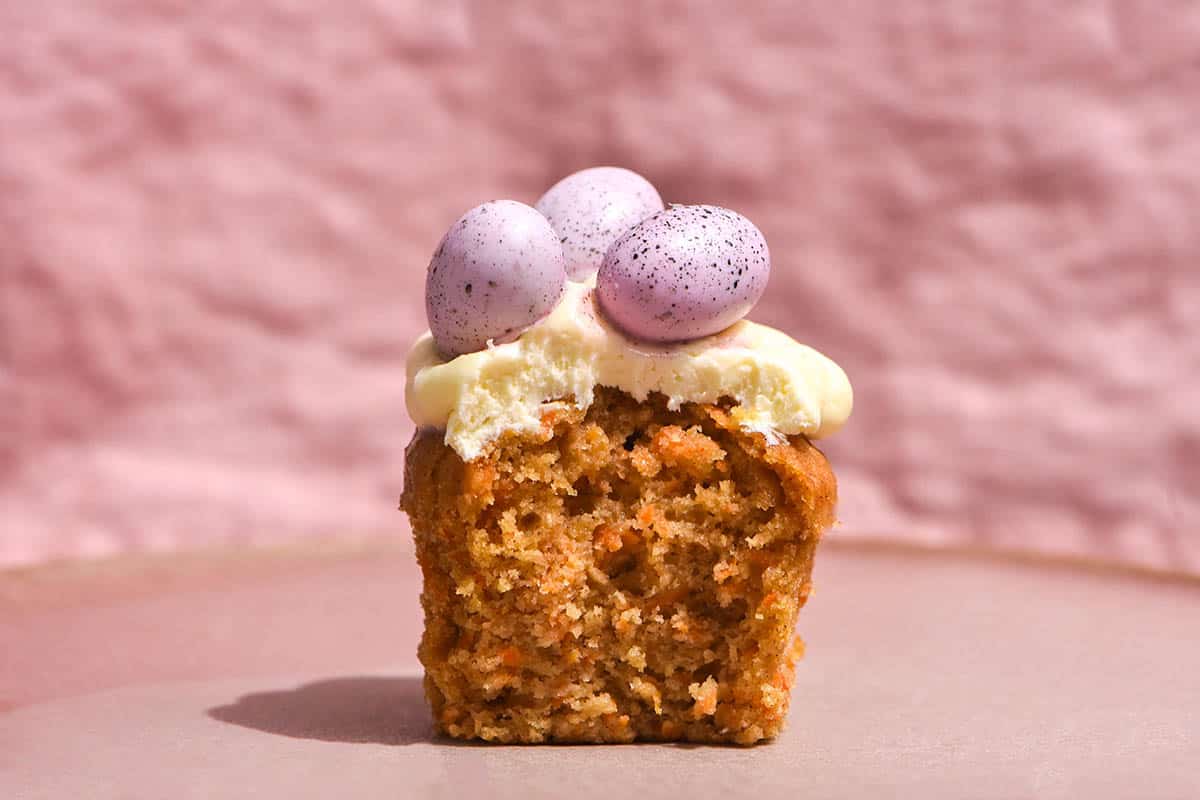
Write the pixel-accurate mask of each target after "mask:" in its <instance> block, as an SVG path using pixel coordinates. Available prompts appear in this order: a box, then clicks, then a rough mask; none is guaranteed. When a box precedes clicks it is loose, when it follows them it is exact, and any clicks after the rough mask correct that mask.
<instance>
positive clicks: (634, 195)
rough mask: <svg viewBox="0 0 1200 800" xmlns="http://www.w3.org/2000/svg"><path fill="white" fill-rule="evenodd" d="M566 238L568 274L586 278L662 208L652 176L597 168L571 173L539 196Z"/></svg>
mask: <svg viewBox="0 0 1200 800" xmlns="http://www.w3.org/2000/svg"><path fill="white" fill-rule="evenodd" d="M537 210H538V211H540V212H542V214H544V215H545V216H546V219H548V220H550V224H551V225H552V226H553V227H554V230H555V231H557V232H558V236H559V239H560V241H562V246H563V254H564V255H565V256H566V259H567V275H568V276H569V277H570V278H571V279H572V280H577V281H578V280H583V279H584V278H587V277H588V276H589V275H591V274H592V273H593V272H595V271H596V270H597V269H599V268H600V262H601V260H603V258H604V254H605V252H607V251H608V248H609V246H610V245H611V244H612V243H613V242H615V241H616V240H617V239H618V237H620V236H621V234H623V233H625V232H626V231H628V230H629V229H630V228H632V227H633V226H634V225H636V224H637V223H639V222H641V221H642V220H644V219H645V218H646V217H648V216H650V215H651V214H655V213H657V212H659V211H662V210H663V201H662V198H661V197H659V196H658V190H657V189H655V188H654V186H653V185H651V183H650V181H648V180H646V179H645V178H643V177H642V176H641V175H638V174H637V173H636V172H632V171H630V170H627V169H623V168H621V167H592V168H591V169H585V170H582V171H580V172H576V173H574V174H572V175H568V176H567V177H565V178H563V179H562V180H561V181H559V182H558V183H556V184H554V185H553V186H551V187H550V190H549V191H547V192H546V193H545V194H544V195H542V198H541V199H540V200H538V201H537Z"/></svg>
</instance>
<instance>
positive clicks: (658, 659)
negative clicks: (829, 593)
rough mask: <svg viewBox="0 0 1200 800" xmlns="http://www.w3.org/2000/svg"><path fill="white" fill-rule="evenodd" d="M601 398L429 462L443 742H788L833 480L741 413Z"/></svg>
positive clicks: (427, 642) (427, 653)
mask: <svg viewBox="0 0 1200 800" xmlns="http://www.w3.org/2000/svg"><path fill="white" fill-rule="evenodd" d="M724 405H725V406H726V407H722V406H721V405H709V404H692V403H688V404H684V405H683V406H682V408H680V410H678V411H670V410H668V409H667V406H666V402H665V399H664V398H663V397H662V396H661V395H652V396H651V397H650V398H649V399H648V401H647V402H644V403H638V402H636V401H635V400H634V399H633V398H631V397H630V396H629V395H627V394H625V393H624V392H621V391H618V390H614V389H600V390H599V391H598V392H597V394H596V398H595V400H594V401H593V403H592V404H591V406H590V407H589V408H588V409H587V411H586V413H585V412H583V411H582V410H580V409H579V408H577V407H572V406H570V405H566V406H563V407H561V408H557V409H555V410H552V411H548V412H547V413H546V414H545V415H544V418H543V424H542V426H541V428H540V429H538V430H537V431H534V432H530V433H523V434H509V435H505V436H503V437H501V438H500V439H499V440H498V441H497V442H496V443H495V444H494V445H493V446H492V447H490V448H488V449H487V451H486V452H485V453H484V454H483V455H481V456H479V457H478V458H476V459H474V460H472V461H471V462H469V463H465V462H464V461H463V460H462V459H461V458H460V457H459V456H458V454H457V453H455V452H454V450H452V449H451V448H449V447H447V446H446V445H445V444H444V443H443V441H442V436H441V435H440V433H438V432H434V431H425V432H422V433H419V434H418V435H417V437H416V438H415V439H414V440H413V442H412V445H411V446H410V447H409V450H408V458H407V464H406V481H405V492H404V496H403V499H402V502H401V505H402V507H403V508H404V510H405V511H407V512H408V514H409V517H410V519H411V521H412V527H413V533H414V537H415V540H416V546H417V557H418V559H419V561H420V564H421V567H422V570H423V574H424V580H425V585H424V592H423V594H422V604H423V606H424V609H425V618H426V623H425V624H426V628H425V635H424V638H423V639H422V642H421V647H420V651H419V653H420V659H421V663H422V664H424V666H425V670H426V678H425V685H426V691H427V693H428V696H429V699H430V701H431V703H432V705H433V711H434V721H435V724H436V726H437V729H438V730H439V731H441V732H442V733H445V734H448V735H450V736H454V737H458V738H481V739H486V740H490V741H500V742H544V741H556V742H628V741H633V740H634V739H648V740H679V739H685V740H688V741H697V742H736V743H739V744H750V743H753V742H756V741H758V740H760V739H763V738H769V737H772V736H774V735H776V734H777V733H778V732H779V730H780V728H781V727H782V725H783V721H784V715H785V714H786V712H787V708H788V702H789V688H790V686H791V683H792V674H793V666H794V664H795V661H796V659H797V658H798V657H799V656H800V655H801V653H802V652H803V646H802V644H801V643H800V640H799V639H798V638H794V636H793V629H794V626H795V622H796V615H797V612H798V611H799V609H800V607H801V606H803V604H804V601H805V599H806V598H807V597H808V593H809V587H810V582H809V576H810V574H811V571H812V562H813V551H814V548H815V547H816V544H817V541H818V540H819V538H820V536H821V532H822V531H823V530H824V529H825V528H827V527H828V526H829V525H830V524H831V523H832V522H833V509H834V502H835V498H836V484H835V481H834V476H833V473H832V471H831V470H830V468H829V465H828V463H827V462H826V460H825V457H824V456H823V455H822V454H821V452H820V451H819V450H817V449H816V448H815V447H813V445H812V444H810V443H809V442H808V440H807V439H805V438H804V437H802V436H794V437H791V438H790V440H789V441H787V442H785V443H782V444H775V445H770V444H767V443H766V441H765V439H764V437H763V436H762V435H761V434H758V433H748V432H745V431H743V430H741V429H740V428H739V426H738V425H736V424H735V423H734V422H733V420H732V418H731V417H730V415H729V413H728V411H727V407H728V404H727V403H726V404H724Z"/></svg>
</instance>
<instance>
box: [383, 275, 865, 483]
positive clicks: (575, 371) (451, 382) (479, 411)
mask: <svg viewBox="0 0 1200 800" xmlns="http://www.w3.org/2000/svg"><path fill="white" fill-rule="evenodd" d="M407 370H408V386H407V394H406V402H407V404H408V412H409V414H410V415H411V416H412V418H413V421H414V422H416V423H417V424H418V425H422V426H432V427H436V428H439V429H444V430H445V431H446V444H447V445H449V446H450V447H452V448H453V449H454V450H455V451H456V452H457V453H458V454H459V456H461V457H462V458H463V460H465V461H470V460H471V459H473V458H475V457H477V456H478V455H479V454H480V453H481V452H483V450H484V448H486V447H487V445H488V444H490V443H491V442H493V441H495V439H496V438H497V437H499V436H500V434H502V433H504V432H505V431H534V430H537V429H538V427H539V426H540V425H541V416H542V410H543V407H544V406H545V405H546V404H547V403H551V402H556V401H562V400H564V399H573V401H574V402H575V403H577V404H578V405H580V406H582V407H584V408H586V407H587V406H588V405H590V404H591V402H592V398H593V396H594V392H595V388H596V387H597V386H612V387H615V388H617V389H621V390H623V391H625V392H628V393H629V394H630V395H632V396H633V397H635V398H637V399H638V400H644V399H645V398H646V396H647V395H648V394H649V393H650V392H660V393H662V394H663V395H665V396H666V397H667V403H668V405H669V406H670V407H671V408H672V409H676V408H678V407H679V406H680V404H681V403H686V402H696V403H715V402H717V401H718V400H719V399H721V398H722V397H728V398H731V399H732V400H733V401H734V402H735V403H736V405H735V406H734V408H733V409H732V411H731V413H732V415H733V417H734V419H736V420H737V421H738V422H739V423H740V424H741V425H742V427H743V428H745V429H747V430H752V431H758V432H761V433H763V434H765V435H766V436H767V437H768V438H772V439H778V438H779V437H780V436H781V435H792V434H804V435H805V436H808V437H809V438H814V439H815V438H820V437H822V436H828V435H829V434H831V433H833V432H834V431H836V430H837V429H838V428H840V427H841V426H842V425H843V424H844V423H845V421H846V419H847V417H849V416H850V409H851V406H852V405H853V392H852V390H851V388H850V381H849V380H848V379H847V378H846V373H845V372H843V371H842V369H841V367H839V366H838V365H837V364H835V363H834V362H833V361H831V360H830V359H828V358H826V357H825V356H823V355H822V354H821V353H819V352H817V351H816V350H814V349H812V348H811V347H807V346H805V345H802V344H800V343H799V342H797V341H795V340H794V339H792V338H791V337H790V336H788V335H786V334H784V333H781V332H780V331H777V330H775V329H774V328H769V327H767V326H765V325H758V324H755V323H753V322H748V321H746V320H742V321H741V322H737V323H735V324H734V325H732V326H730V327H729V328H727V329H725V330H724V331H722V332H721V333H718V334H716V335H714V336H710V337H707V338H704V339H698V340H696V341H692V342H686V343H683V344H674V345H670V346H656V345H646V344H641V343H638V342H634V341H631V340H629V339H628V338H626V337H625V336H623V335H622V334H621V333H620V332H619V331H617V330H615V329H614V328H612V326H610V325H609V324H607V322H605V320H604V319H603V317H602V316H601V315H600V314H599V312H598V311H597V309H596V307H595V302H594V299H593V294H592V283H591V282H587V283H574V282H572V283H568V285H567V290H566V292H565V293H564V295H563V299H562V301H561V302H560V303H559V304H558V306H557V307H556V308H555V309H554V311H553V312H551V313H550V315H549V316H547V317H545V318H544V319H542V320H541V321H540V322H538V323H537V324H535V325H533V326H532V327H530V328H528V329H527V330H525V331H524V332H523V333H522V334H521V336H520V337H519V338H518V339H516V340H515V341H512V342H507V343H505V344H496V345H493V346H491V347H489V348H488V349H486V350H482V351H480V352H477V353H467V354H465V355H461V356H458V357H456V358H453V359H451V360H449V361H445V360H443V359H442V358H441V356H440V355H439V354H438V352H437V347H436V346H435V345H434V342H433V337H432V336H431V335H430V334H429V333H428V332H426V333H425V334H424V335H422V336H421V337H420V338H419V339H417V341H416V343H415V344H413V347H412V349H411V350H410V351H409V354H408V362H407Z"/></svg>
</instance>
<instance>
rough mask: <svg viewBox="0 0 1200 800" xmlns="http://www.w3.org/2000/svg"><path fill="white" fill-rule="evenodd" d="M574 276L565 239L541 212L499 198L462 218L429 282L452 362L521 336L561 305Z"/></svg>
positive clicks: (432, 314) (433, 324)
mask: <svg viewBox="0 0 1200 800" xmlns="http://www.w3.org/2000/svg"><path fill="white" fill-rule="evenodd" d="M566 281H567V272H566V268H565V266H564V262H563V250H562V245H561V244H560V243H559V241H558V234H556V233H555V232H554V229H553V228H552V227H550V223H549V222H547V221H546V218H545V217H543V216H542V215H541V214H539V213H538V212H537V210H536V209H534V208H532V207H530V206H527V205H525V204H524V203H518V202H517V201H515V200H495V201H492V202H490V203H484V204H483V205H480V206H476V207H475V208H472V209H471V210H470V211H468V212H467V213H466V214H463V215H462V217H460V218H459V220H458V221H457V222H455V223H454V225H453V226H451V228H450V230H449V231H447V232H446V235H445V236H443V237H442V241H441V244H439V245H438V248H437V250H436V251H435V252H434V254H433V258H432V260H430V262H429V272H428V274H427V275H426V276H425V313H426V314H427V316H428V317H429V329H430V331H431V332H432V333H433V338H434V341H435V342H437V346H438V349H439V350H440V351H441V352H442V354H443V355H445V356H451V357H452V356H456V355H461V354H462V353H473V352H475V351H477V350H482V349H484V348H485V347H487V343H488V340H489V339H491V340H496V341H504V340H506V339H509V338H513V337H515V336H517V335H518V334H519V333H520V332H521V331H522V330H524V329H525V328H527V327H529V326H530V325H532V324H533V323H535V322H537V321H538V320H540V319H541V318H542V317H544V316H546V315H547V314H549V313H550V312H551V311H552V310H553V309H554V307H555V305H557V304H558V301H559V299H560V298H561V297H562V294H563V289H564V288H565V286H566Z"/></svg>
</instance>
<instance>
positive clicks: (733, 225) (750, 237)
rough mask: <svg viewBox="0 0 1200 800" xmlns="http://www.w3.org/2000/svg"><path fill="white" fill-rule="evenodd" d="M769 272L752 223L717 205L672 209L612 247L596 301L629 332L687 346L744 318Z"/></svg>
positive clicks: (768, 259) (599, 279) (763, 246)
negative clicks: (685, 343)
mask: <svg viewBox="0 0 1200 800" xmlns="http://www.w3.org/2000/svg"><path fill="white" fill-rule="evenodd" d="M770 272H771V255H770V252H769V251H768V250H767V242H766V240H765V239H764V238H763V235H762V233H761V232H759V230H758V228H756V227H754V223H752V222H750V220H748V219H746V218H745V217H743V216H742V215H741V214H738V213H737V212H736V211H730V210H729V209H727V208H721V207H720V206H676V205H673V206H671V207H670V208H668V209H667V210H666V211H662V212H660V213H658V214H655V215H654V216H652V217H650V218H649V219H646V220H644V221H643V222H641V223H639V224H638V225H636V226H634V227H633V228H632V229H630V230H629V231H628V232H627V233H625V235H623V236H622V237H621V238H620V239H618V240H617V241H616V242H615V243H614V244H613V246H612V247H610V248H609V250H608V252H607V254H605V256H604V261H603V263H602V264H601V265H600V274H599V275H598V276H597V279H596V296H597V298H598V299H599V301H600V307H601V309H602V310H603V311H604V314H605V316H606V317H608V319H609V320H611V321H612V322H613V324H615V325H616V326H617V327H618V328H620V329H621V330H623V331H624V332H625V333H627V334H628V335H630V336H632V337H634V338H636V339H643V340H647V341H652V342H682V341H687V340H688V339H698V338H700V337H702V336H708V335H710V334H714V333H717V332H718V331H721V330H724V329H725V328H727V327H729V326H730V325H732V324H733V323H735V322H737V321H738V320H739V319H741V318H742V317H744V316H746V314H747V313H748V312H749V311H750V309H751V308H753V307H754V304H755V303H757V302H758V298H759V297H761V296H762V293H763V289H765V288H766V286H767V277H768V276H769V275H770Z"/></svg>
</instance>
